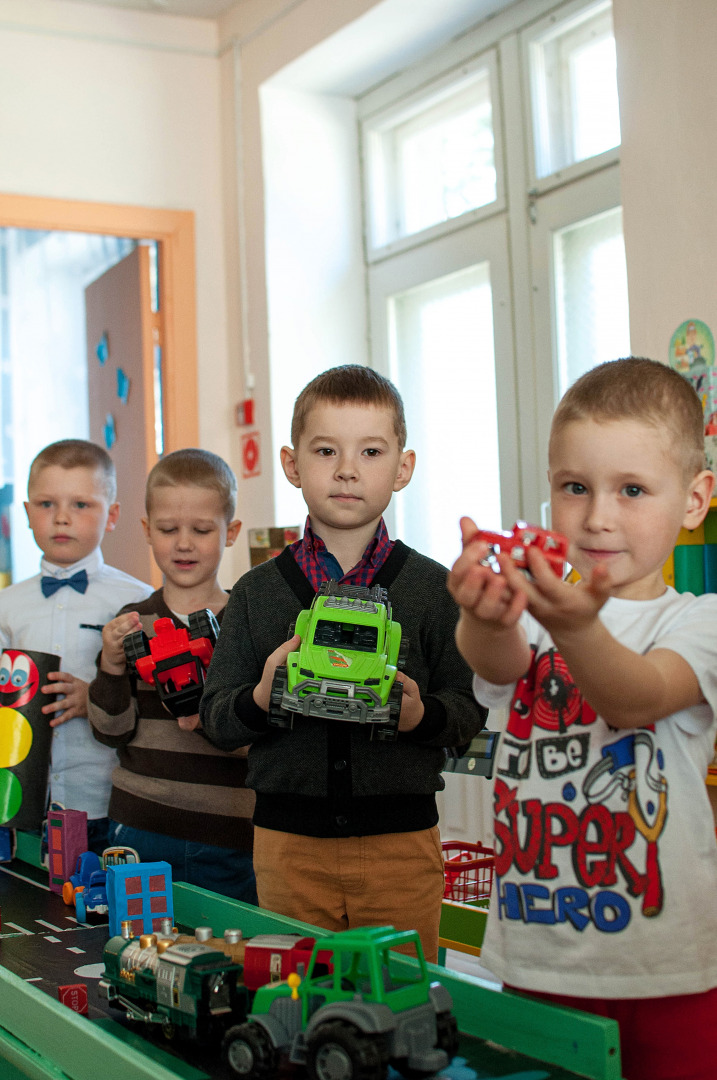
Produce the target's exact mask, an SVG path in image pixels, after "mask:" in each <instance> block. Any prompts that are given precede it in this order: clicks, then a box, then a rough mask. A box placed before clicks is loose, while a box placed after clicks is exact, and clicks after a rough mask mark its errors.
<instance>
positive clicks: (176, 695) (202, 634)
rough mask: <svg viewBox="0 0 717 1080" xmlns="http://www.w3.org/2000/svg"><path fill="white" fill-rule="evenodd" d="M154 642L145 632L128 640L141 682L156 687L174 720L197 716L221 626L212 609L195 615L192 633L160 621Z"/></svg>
mask: <svg viewBox="0 0 717 1080" xmlns="http://www.w3.org/2000/svg"><path fill="white" fill-rule="evenodd" d="M154 633H155V636H154V637H153V638H151V639H150V638H148V637H147V635H146V634H145V632H144V631H143V630H137V631H136V632H135V633H134V634H128V635H127V637H126V638H125V639H124V642H123V645H124V654H125V656H126V658H127V663H128V664H129V666H130V668H133V669H134V670H135V671H136V672H137V674H138V675H139V677H140V679H143V680H144V681H145V682H146V683H150V684H151V683H154V685H155V686H156V688H157V693H158V694H159V696H160V699H161V700H162V702H163V704H164V705H165V706H166V707H167V709H169V711H170V712H171V713H172V715H173V716H193V715H194V713H196V712H198V711H199V699H200V698H201V696H202V690H203V689H204V679H205V675H206V671H207V668H208V667H209V661H210V660H211V658H212V653H213V652H214V646H215V644H216V641H217V637H218V636H219V624H218V622H217V620H216V618H215V616H214V614H213V613H212V612H211V611H209V609H208V608H206V609H204V610H202V611H193V612H192V613H191V615H190V616H189V629H188V630H187V629H186V627H184V626H182V627H179V628H177V627H176V626H175V625H174V623H173V622H172V620H171V619H157V620H156V622H155V624H154Z"/></svg>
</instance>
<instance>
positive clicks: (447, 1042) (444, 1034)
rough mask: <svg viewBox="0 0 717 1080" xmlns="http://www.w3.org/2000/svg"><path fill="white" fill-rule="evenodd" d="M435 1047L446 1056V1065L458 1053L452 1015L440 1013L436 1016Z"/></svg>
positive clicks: (455, 1027)
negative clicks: (443, 1051)
mask: <svg viewBox="0 0 717 1080" xmlns="http://www.w3.org/2000/svg"><path fill="white" fill-rule="evenodd" d="M436 1046H437V1047H438V1049H439V1050H445V1052H446V1053H447V1054H448V1064H449V1065H450V1063H451V1062H452V1061H453V1058H454V1057H455V1056H456V1054H457V1053H458V1024H457V1023H456V1018H455V1016H454V1015H453V1013H449V1012H442V1013H438V1014H437V1016H436Z"/></svg>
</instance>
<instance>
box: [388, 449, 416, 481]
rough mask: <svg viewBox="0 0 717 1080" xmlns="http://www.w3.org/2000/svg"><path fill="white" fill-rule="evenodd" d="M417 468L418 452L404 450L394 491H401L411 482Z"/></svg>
mask: <svg viewBox="0 0 717 1080" xmlns="http://www.w3.org/2000/svg"><path fill="white" fill-rule="evenodd" d="M415 467H416V451H415V450H404V451H403V453H402V454H401V459H400V461H399V463H398V472H397V473H396V480H395V482H394V485H393V490H394V491H401V490H402V488H405V486H406V484H408V483H409V482H410V479H411V477H412V476H413V470H414V469H415Z"/></svg>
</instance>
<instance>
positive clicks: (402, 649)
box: [396, 634, 411, 671]
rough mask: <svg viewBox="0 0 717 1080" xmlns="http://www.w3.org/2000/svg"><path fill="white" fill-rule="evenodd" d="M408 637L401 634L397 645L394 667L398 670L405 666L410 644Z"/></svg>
mask: <svg viewBox="0 0 717 1080" xmlns="http://www.w3.org/2000/svg"><path fill="white" fill-rule="evenodd" d="M410 643H411V642H410V638H407V637H405V635H403V634H402V635H401V644H400V645H399V646H398V659H397V660H396V667H397V668H398V670H399V671H403V669H404V668H405V666H406V659H407V657H408V647H409V645H410Z"/></svg>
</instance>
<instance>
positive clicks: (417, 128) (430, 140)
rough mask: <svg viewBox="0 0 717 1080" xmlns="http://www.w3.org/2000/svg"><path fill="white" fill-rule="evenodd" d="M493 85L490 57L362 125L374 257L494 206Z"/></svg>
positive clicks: (496, 181) (496, 182)
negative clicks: (375, 254) (397, 245)
mask: <svg viewBox="0 0 717 1080" xmlns="http://www.w3.org/2000/svg"><path fill="white" fill-rule="evenodd" d="M495 81H496V70H495V57H494V56H493V55H492V54H491V55H488V56H485V57H481V58H479V59H478V60H476V61H473V62H472V63H470V64H466V65H462V66H461V68H460V69H459V70H458V71H454V72H450V73H449V74H448V75H446V76H444V77H442V78H440V79H437V80H434V81H433V82H432V83H431V84H430V85H429V86H428V87H422V88H421V89H420V91H418V92H417V93H414V94H410V95H408V96H407V97H403V98H401V100H400V101H399V102H397V103H396V104H394V105H392V106H391V107H389V108H388V109H382V110H380V111H379V112H378V113H377V114H376V115H372V116H369V117H368V118H366V119H365V120H364V123H363V125H362V128H363V132H362V133H363V144H364V150H365V162H366V188H367V212H368V246H369V249H370V252H372V253H376V252H380V250H381V249H384V248H386V247H387V246H388V245H395V243H396V241H401V240H402V239H403V238H405V237H411V238H415V236H416V234H418V233H423V232H424V231H425V230H427V229H434V234H435V233H436V231H442V230H440V229H439V230H436V229H435V227H436V226H438V227H440V226H442V225H444V224H445V223H446V222H452V223H455V222H456V219H462V220H463V221H464V222H465V221H467V220H470V221H472V220H474V218H475V214H471V212H473V211H477V210H479V209H480V208H481V207H486V206H489V205H490V204H494V203H495V202H496V200H497V199H498V197H499V178H498V168H497V160H496V155H497V144H496V131H497V128H498V118H497V116H496V111H495V108H494V104H493V99H494V96H495V94H494V85H495ZM466 215H470V216H469V217H468V218H466Z"/></svg>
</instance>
